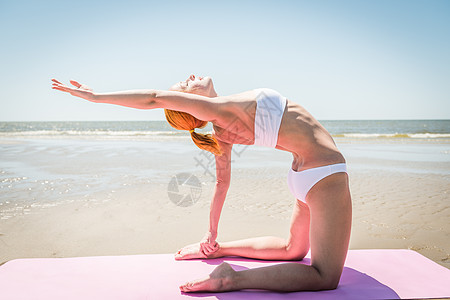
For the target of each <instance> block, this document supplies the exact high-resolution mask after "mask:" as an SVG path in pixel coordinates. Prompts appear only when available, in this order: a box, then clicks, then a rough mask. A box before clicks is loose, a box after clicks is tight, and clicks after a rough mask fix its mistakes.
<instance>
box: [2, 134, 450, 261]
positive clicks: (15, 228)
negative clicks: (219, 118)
mask: <svg viewBox="0 0 450 300" xmlns="http://www.w3.org/2000/svg"><path fill="white" fill-rule="evenodd" d="M337 144H338V146H339V148H340V149H341V150H342V152H343V153H344V155H345V156H346V159H347V162H348V169H349V176H350V183H351V192H352V198H353V228H352V237H351V243H350V248H351V249H375V248H401V249H413V250H416V251H418V252H419V253H421V254H423V255H425V256H426V257H428V258H430V259H432V260H433V261H435V262H437V263H438V264H440V265H443V266H445V267H447V268H450V224H449V222H448V220H450V201H449V198H450V197H449V193H450V140H448V139H440V140H437V139H434V140H427V139H422V140H411V139H409V140H401V139H396V140H395V141H393V140H389V139H371V140H367V139H344V138H342V139H339V138H338V139H337ZM234 150H235V151H234V154H233V163H232V164H233V165H232V166H233V171H232V183H231V187H230V190H229V192H228V197H227V200H226V203H225V206H224V209H223V212H222V218H221V221H220V227H219V237H218V240H219V241H228V240H233V239H241V238H247V237H254V236H263V235H276V236H282V237H287V234H288V230H289V223H290V216H291V212H292V207H293V205H294V201H295V199H294V198H293V197H292V195H291V194H290V192H289V190H288V187H287V183H286V175H287V172H288V170H289V168H290V165H291V161H292V159H291V155H290V154H289V153H285V152H281V151H275V150H272V149H265V148H258V147H244V146H237V147H235V148H234ZM211 162H212V160H211V157H210V156H208V155H205V154H204V153H202V152H201V151H200V150H198V149H197V148H196V147H195V146H194V145H193V144H192V143H191V141H190V140H189V138H188V137H186V138H178V139H176V140H174V139H166V138H164V137H154V138H152V140H121V139H104V140H100V139H82V138H64V139H58V138H47V139H46V138H20V139H17V138H16V139H7V138H3V139H1V140H0V194H1V196H0V263H1V262H5V261H8V260H11V259H16V258H30V257H73V256H95V255H127V254H148V253H174V252H176V251H177V250H178V249H179V248H180V247H182V246H184V245H187V244H190V243H194V242H198V241H199V240H200V239H201V238H202V236H203V234H204V232H205V231H206V230H207V224H208V213H209V201H210V199H211V196H212V192H213V187H214V178H213V176H212V175H211V174H214V165H213V164H211ZM181 173H184V175H183V174H181ZM186 174H188V175H186ZM183 176H193V177H192V179H195V180H198V181H193V182H192V184H191V185H183V186H178V185H177V183H179V182H177V180H180V178H185V177H183ZM177 197H178V198H177ZM180 197H181V198H180ZM183 197H185V198H183ZM186 197H187V198H186ZM174 199H175V200H174ZM176 199H184V200H183V201H184V202H178V203H177V204H176V203H175V202H176V201H178V200H176ZM186 199H187V200H189V201H191V202H189V201H188V202H186V201H187V200H186ZM189 204H192V205H189Z"/></svg>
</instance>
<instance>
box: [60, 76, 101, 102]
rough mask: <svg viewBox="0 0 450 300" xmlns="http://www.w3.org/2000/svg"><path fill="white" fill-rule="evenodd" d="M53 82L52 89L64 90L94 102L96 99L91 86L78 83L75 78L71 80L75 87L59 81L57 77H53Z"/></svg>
mask: <svg viewBox="0 0 450 300" xmlns="http://www.w3.org/2000/svg"><path fill="white" fill-rule="evenodd" d="M52 81H53V84H52V89H55V90H58V91H62V92H66V93H69V94H71V95H72V96H75V97H80V98H83V99H86V100H89V101H92V102H95V101H94V92H93V91H92V89H91V88H89V87H88V86H86V85H84V84H81V83H78V82H76V81H75V80H71V81H70V83H71V84H72V85H73V86H75V88H72V87H69V86H66V85H64V84H63V83H61V82H59V81H58V80H56V79H52Z"/></svg>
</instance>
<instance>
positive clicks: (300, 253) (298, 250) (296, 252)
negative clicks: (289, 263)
mask: <svg viewBox="0 0 450 300" xmlns="http://www.w3.org/2000/svg"><path fill="white" fill-rule="evenodd" d="M308 251H309V245H308V246H306V245H303V246H297V247H292V246H290V245H288V246H287V247H286V259H287V260H302V259H303V258H304V257H305V256H306V254H307V253H308Z"/></svg>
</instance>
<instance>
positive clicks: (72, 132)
mask: <svg viewBox="0 0 450 300" xmlns="http://www.w3.org/2000/svg"><path fill="white" fill-rule="evenodd" d="M320 122H321V123H322V125H324V126H325V128H326V129H327V130H328V131H329V132H330V133H331V134H332V135H333V137H336V138H354V139H371V138H389V139H399V138H400V139H439V138H443V139H448V138H450V120H323V121H320ZM202 130H204V131H211V125H210V124H209V125H208V126H206V127H205V128H204V129H202ZM152 136H159V137H163V136H165V137H173V138H176V137H183V136H188V133H187V132H186V131H179V130H176V129H174V128H172V127H171V126H170V125H169V124H168V123H167V122H166V121H95V122H91V121H83V122H74V121H69V122H68V121H66V122H0V138H21V137H22V138H27V137H28V138H33V137H46V138H52V137H53V138H63V137H78V138H80V137H82V138H89V137H91V138H95V139H102V138H105V139H129V138H131V139H147V138H149V137H152Z"/></svg>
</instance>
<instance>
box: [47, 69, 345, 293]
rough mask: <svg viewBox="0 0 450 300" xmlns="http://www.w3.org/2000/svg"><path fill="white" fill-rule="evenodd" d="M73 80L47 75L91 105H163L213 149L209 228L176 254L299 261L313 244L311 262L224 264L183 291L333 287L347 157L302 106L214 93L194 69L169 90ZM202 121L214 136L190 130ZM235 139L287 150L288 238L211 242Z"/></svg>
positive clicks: (255, 94) (340, 254) (263, 95)
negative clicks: (102, 87) (99, 87)
mask: <svg viewBox="0 0 450 300" xmlns="http://www.w3.org/2000/svg"><path fill="white" fill-rule="evenodd" d="M71 83H72V85H74V86H75V88H72V87H69V86H66V85H64V84H62V83H61V82H59V81H57V80H55V79H53V88H54V89H56V90H59V91H63V92H68V93H70V94H71V95H73V96H77V97H80V98H83V99H86V100H89V101H91V102H96V103H111V104H116V105H122V106H127V107H134V108H139V109H154V108H164V109H165V114H166V118H167V120H168V121H169V123H170V124H171V125H172V126H174V127H175V128H177V129H183V130H189V131H190V133H191V137H192V139H193V141H194V142H195V144H196V145H197V146H198V147H200V148H201V149H205V150H207V151H210V152H212V153H214V154H215V159H216V177H217V181H216V185H215V190H214V196H213V199H212V202H211V210H210V225H209V230H208V232H207V233H206V235H205V237H204V238H203V239H202V241H201V242H200V243H197V244H193V245H189V246H186V247H184V248H183V249H181V250H180V251H178V253H177V254H176V255H175V258H176V259H192V258H216V257H222V256H242V257H248V258H256V259H267V260H301V259H302V258H303V257H304V256H305V255H306V254H307V252H308V250H309V248H310V246H311V265H303V264H298V263H285V264H279V265H275V266H270V267H263V268H256V269H249V270H244V271H239V272H236V271H234V270H233V269H232V268H231V267H230V266H229V265H228V264H226V263H223V264H221V265H219V266H218V267H217V268H216V269H215V270H214V271H213V272H212V273H211V274H210V275H209V276H208V277H207V278H205V279H201V280H196V281H192V282H189V283H186V284H184V285H182V286H180V290H181V291H183V292H194V291H231V290H240V289H267V290H274V291H302V290H327V289H335V288H336V287H337V285H338V283H339V279H340V276H341V273H342V269H343V266H344V261H345V257H346V254H347V250H348V244H349V239H350V228H351V214H352V213H351V209H352V204H351V197H350V191H349V186H348V176H347V173H346V165H345V159H344V157H343V156H342V154H341V153H340V152H339V151H338V149H337V147H336V145H335V143H334V141H333V139H332V137H331V136H330V134H329V133H328V132H327V131H326V130H325V128H324V127H323V126H322V125H321V124H320V123H319V122H318V121H317V120H316V119H314V117H312V116H311V114H309V113H308V112H307V111H306V110H305V109H304V108H303V107H302V106H300V105H299V104H297V103H295V102H292V101H290V100H287V99H286V98H284V97H283V96H281V95H280V94H279V93H277V92H276V91H274V90H270V89H257V90H250V91H247V92H243V93H240V94H236V95H230V96H218V95H217V93H216V92H215V90H214V86H213V83H212V80H211V78H210V77H204V78H202V77H196V76H194V75H191V76H190V77H189V78H188V79H187V80H186V81H181V82H178V83H176V84H175V85H173V86H172V87H171V88H170V90H169V91H162V90H152V89H150V90H135V91H123V92H115V93H94V92H93V91H92V90H91V89H89V88H88V87H86V86H84V85H82V84H79V83H78V82H76V81H71ZM207 122H212V123H213V129H214V131H213V134H212V135H204V134H199V133H196V132H195V131H194V129H195V128H200V127H203V126H205V125H206V124H207ZM233 144H245V145H252V144H256V145H264V146H268V147H274V148H276V149H280V150H283V151H288V152H290V153H292V156H293V162H292V166H291V169H290V170H289V175H288V184H289V188H290V190H291V192H292V193H293V195H294V196H295V197H296V198H297V201H296V205H295V207H294V212H293V216H292V221H291V228H290V235H289V238H288V240H284V239H282V238H277V237H260V238H253V239H245V240H239V241H234V242H228V243H220V244H219V243H217V242H216V237H217V228H218V223H219V217H220V213H221V210H222V206H223V203H224V200H225V197H226V193H227V190H228V187H229V185H230V174H231V166H230V158H231V149H232V146H233Z"/></svg>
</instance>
